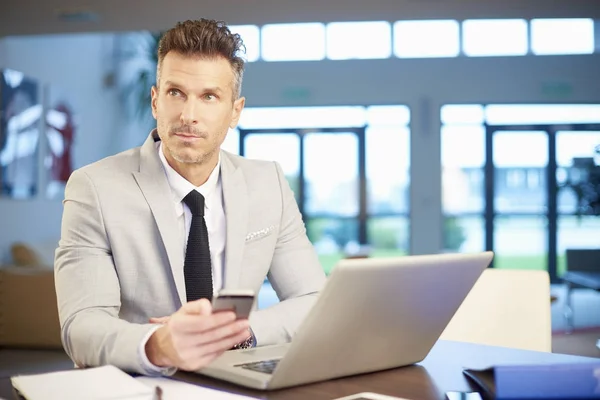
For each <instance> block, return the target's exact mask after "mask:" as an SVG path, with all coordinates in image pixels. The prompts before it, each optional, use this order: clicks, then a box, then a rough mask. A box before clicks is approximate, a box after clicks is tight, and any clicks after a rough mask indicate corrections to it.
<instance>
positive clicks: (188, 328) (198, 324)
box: [171, 311, 235, 334]
mask: <svg viewBox="0 0 600 400" xmlns="http://www.w3.org/2000/svg"><path fill="white" fill-rule="evenodd" d="M234 321H235V313H233V312H231V311H228V312H222V313H216V314H212V315H208V316H207V315H191V314H185V315H180V316H178V317H177V318H176V319H172V320H171V324H172V325H173V324H175V326H176V329H177V330H178V331H179V332H181V333H187V334H189V333H204V332H207V331H210V330H213V329H215V328H218V327H221V326H224V325H228V324H231V323H232V322H234Z"/></svg>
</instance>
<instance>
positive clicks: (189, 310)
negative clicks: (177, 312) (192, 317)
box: [181, 299, 212, 315]
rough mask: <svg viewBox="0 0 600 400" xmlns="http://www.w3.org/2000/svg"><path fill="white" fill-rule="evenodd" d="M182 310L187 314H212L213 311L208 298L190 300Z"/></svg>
mask: <svg viewBox="0 0 600 400" xmlns="http://www.w3.org/2000/svg"><path fill="white" fill-rule="evenodd" d="M181 310H182V311H183V312H184V313H185V314H196V315H210V314H211V313H212V305H211V304H210V301H208V300H207V299H199V300H194V301H188V302H187V303H185V304H184V305H183V306H182V307H181Z"/></svg>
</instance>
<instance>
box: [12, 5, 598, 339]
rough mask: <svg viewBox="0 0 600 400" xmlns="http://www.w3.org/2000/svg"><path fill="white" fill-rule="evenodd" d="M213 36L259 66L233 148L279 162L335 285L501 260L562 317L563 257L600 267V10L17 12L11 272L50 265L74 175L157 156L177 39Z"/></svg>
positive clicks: (586, 316) (248, 82)
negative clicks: (484, 258) (161, 85)
mask: <svg viewBox="0 0 600 400" xmlns="http://www.w3.org/2000/svg"><path fill="white" fill-rule="evenodd" d="M200 17H206V18H216V19H221V20H224V21H226V22H227V23H228V24H230V25H231V28H232V30H233V31H235V32H238V33H240V35H241V36H242V38H243V40H244V42H245V45H246V49H247V53H246V56H247V59H248V65H247V68H246V73H245V77H244V82H243V95H244V96H245V97H246V109H245V111H244V112H243V114H242V118H241V121H240V124H239V126H238V129H235V130H231V131H230V132H229V135H228V138H227V141H226V143H225V146H224V147H225V149H227V150H229V151H231V152H234V153H238V154H241V155H244V156H247V157H250V158H260V159H269V160H277V161H279V162H280V163H281V165H282V167H283V169H284V171H285V173H286V176H287V178H288V180H289V182H290V184H291V186H292V188H293V190H294V192H295V195H296V199H297V201H298V204H299V206H300V209H301V211H302V214H303V216H304V219H305V222H306V226H307V230H308V235H309V238H310V239H311V241H312V242H313V243H314V245H315V246H316V248H317V251H318V252H319V255H320V258H321V261H322V265H323V268H324V270H325V271H326V272H327V273H329V272H330V271H331V269H332V268H334V266H335V263H336V262H337V261H338V260H339V259H341V258H343V257H355V256H387V255H406V254H427V253H439V252H474V251H482V250H493V251H495V252H496V258H495V261H494V264H493V267H495V268H501V269H536V270H545V271H548V273H549V275H550V278H551V280H552V282H553V284H554V285H553V290H554V292H555V294H556V298H557V299H558V301H563V302H564V292H563V291H562V290H563V286H562V279H561V277H562V276H563V275H564V274H565V272H566V271H567V262H566V257H565V254H566V251H567V250H568V249H598V248H600V172H599V171H600V167H599V165H600V22H599V21H600V5H599V4H598V2H594V1H584V0H569V1H565V0H562V1H555V2H548V1H543V0H522V1H519V2H513V1H498V0H478V1H474V0H449V1H438V0H427V1H415V0H372V1H368V2H367V1H359V0H344V1H342V0H330V1H326V2H322V1H318V0H304V1H302V2H292V1H272V0H262V1H253V2H249V1H242V0H231V1H227V2H224V1H214V0H205V1H192V0H180V1H172V2H163V1H156V0H154V1H141V0H138V1H119V2H117V1H114V0H107V1H103V2H100V1H86V2H77V1H72V0H48V1H45V2H43V4H41V2H40V4H38V3H37V2H34V1H28V0H20V1H16V0H3V2H2V5H0V69H1V71H2V80H1V81H0V85H1V88H0V95H1V99H0V109H1V110H2V111H1V114H0V116H1V119H0V170H1V171H2V173H1V174H0V182H1V183H2V186H1V194H0V195H1V197H0V256H1V258H0V260H1V261H2V262H4V263H6V264H10V263H11V246H13V245H14V244H15V243H25V244H27V245H29V246H31V247H33V248H35V249H36V251H37V252H38V254H39V256H40V258H42V261H44V262H46V263H48V264H50V265H51V263H52V257H53V250H54V248H55V247H56V243H57V241H58V238H59V235H60V220H61V213H62V205H61V200H62V196H63V193H64V183H65V181H66V179H68V176H69V174H70V172H71V171H72V170H73V169H76V168H79V167H81V166H83V165H85V164H88V163H91V162H94V161H97V160H99V159H101V158H103V157H106V156H109V155H112V154H115V153H117V152H119V151H122V150H125V149H128V148H130V147H133V146H138V145H140V144H141V143H142V142H143V141H144V140H145V138H146V137H147V135H148V133H149V131H150V129H152V127H153V120H152V118H151V115H150V112H149V93H150V86H151V85H152V84H153V83H154V80H155V67H156V53H155V51H156V45H157V41H158V39H159V37H160V34H161V32H162V31H164V30H166V29H168V28H170V27H171V26H173V25H174V24H175V22H177V21H180V20H185V19H196V18H200ZM596 265H597V268H598V269H600V257H598V259H596ZM268 288H269V287H268V283H267V284H266V285H265V294H264V297H263V300H261V301H263V302H264V303H263V304H267V303H269V302H270V301H274V300H273V298H272V296H271V297H269V296H270V295H269V294H268ZM580 293H583V294H581V295H580V298H581V299H584V300H585V301H584V300H581V302H580V303H581V304H584V303H585V304H588V306H587V308H586V306H584V305H583V306H581V307H582V308H586V309H587V310H588V311H586V312H582V313H576V318H577V319H576V320H575V324H576V325H578V326H582V327H583V326H600V305H599V304H600V294H599V293H595V292H593V291H591V290H590V291H581V292H580ZM561 310H562V309H561V308H557V310H556V313H555V314H553V317H555V318H553V321H552V322H553V327H554V328H555V329H562V328H563V322H562V318H561V316H562V311H561Z"/></svg>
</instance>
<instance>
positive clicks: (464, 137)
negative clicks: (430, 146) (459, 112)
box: [441, 125, 485, 214]
mask: <svg viewBox="0 0 600 400" xmlns="http://www.w3.org/2000/svg"><path fill="white" fill-rule="evenodd" d="M441 135H442V205H443V210H444V213H449V214H459V213H465V212H468V213H473V212H483V209H484V205H485V198H484V189H483V184H484V182H483V180H484V179H483V167H484V165H485V130H484V129H483V127H482V126H478V125H447V126H444V127H442V132H441Z"/></svg>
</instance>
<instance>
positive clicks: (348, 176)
mask: <svg viewBox="0 0 600 400" xmlns="http://www.w3.org/2000/svg"><path fill="white" fill-rule="evenodd" d="M332 154H335V159H334V160H332ZM304 168H305V180H306V203H305V211H306V213H307V214H308V215H311V214H322V213H328V214H334V215H340V216H355V215H357V214H358V205H359V202H358V138H357V136H356V134H354V133H310V134H307V135H305V136H304Z"/></svg>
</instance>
